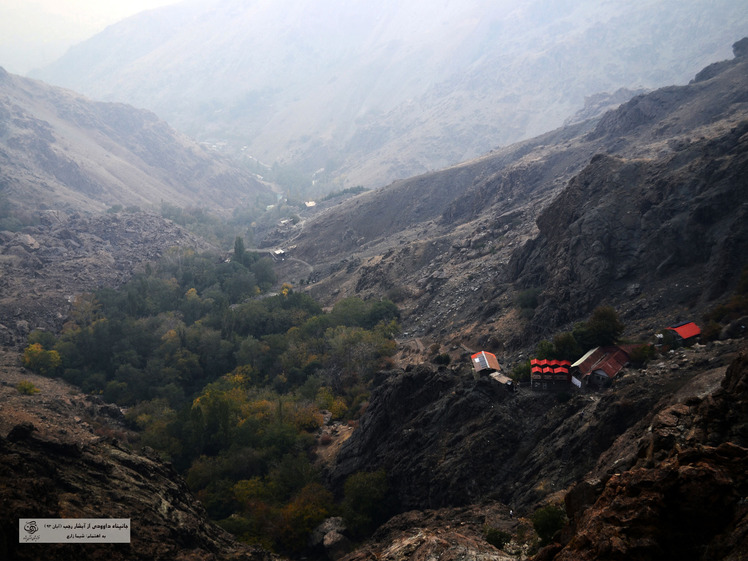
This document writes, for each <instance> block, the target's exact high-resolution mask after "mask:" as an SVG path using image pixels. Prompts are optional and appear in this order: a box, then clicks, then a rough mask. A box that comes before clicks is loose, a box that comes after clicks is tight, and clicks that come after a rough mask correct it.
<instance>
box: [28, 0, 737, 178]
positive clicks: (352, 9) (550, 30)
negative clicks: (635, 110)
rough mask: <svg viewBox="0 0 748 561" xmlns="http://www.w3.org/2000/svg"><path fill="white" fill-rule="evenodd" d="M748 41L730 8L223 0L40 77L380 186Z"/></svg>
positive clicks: (110, 31) (691, 68)
mask: <svg viewBox="0 0 748 561" xmlns="http://www.w3.org/2000/svg"><path fill="white" fill-rule="evenodd" d="M746 34H748V13H746V11H745V9H744V6H743V5H742V3H741V2H736V1H734V0H719V1H717V2H710V3H708V4H707V3H704V2H701V1H699V0H689V1H681V2H674V1H656V2H650V1H648V2H638V3H624V2H618V1H615V0H608V1H605V2H597V1H592V0H584V1H582V2H576V1H575V2H571V1H564V2H554V3H553V4H552V5H549V4H548V3H547V2H543V1H540V0H530V1H528V2H525V3H523V4H521V5H518V4H517V3H515V2H495V1H491V0H469V1H465V0H459V1H458V0H447V1H446V2H442V3H440V4H439V5H438V6H435V5H434V4H433V2H428V1H427V0H414V1H412V2H408V3H401V2H394V1H387V2H383V3H378V4H371V3H369V2H366V1H364V0H355V1H352V2H343V1H342V0H289V1H287V2H275V1H273V0H258V1H255V2H251V3H245V2H240V1H237V0H220V1H219V0H215V1H213V2H203V3H200V4H198V3H196V2H183V3H181V4H177V5H174V6H169V7H165V8H162V9H159V10H153V11H149V12H145V13H142V14H139V15H137V16H134V17H132V18H129V19H127V20H124V21H122V22H120V23H118V24H116V25H113V26H111V27H109V28H107V29H106V30H105V31H103V32H102V33H100V34H98V35H97V36H95V37H93V38H91V39H90V40H88V41H86V42H84V43H81V44H79V45H77V46H75V47H73V48H71V49H70V50H69V52H68V53H67V54H66V55H65V56H63V57H62V58H61V59H60V60H59V61H57V62H56V63H54V64H52V65H50V66H49V67H47V68H44V69H41V70H39V71H37V72H35V73H33V74H32V75H33V76H34V77H38V78H41V79H44V80H46V81H49V82H51V83H55V84H59V85H63V86H65V87H69V88H72V89H75V90H77V91H81V92H83V93H85V94H86V95H89V96H92V97H94V98H97V99H102V100H109V101H126V102H128V103H132V104H134V105H136V106H139V107H146V108H149V109H151V110H153V111H155V112H156V113H157V114H159V115H160V116H161V117H162V118H164V119H166V120H167V121H168V122H169V123H171V124H172V125H173V126H175V127H176V128H178V129H180V130H182V131H184V132H186V133H188V134H190V135H192V136H194V137H196V138H198V139H199V140H205V141H210V142H215V143H217V144H219V145H221V146H224V147H225V149H227V150H230V151H233V152H234V153H235V154H241V155H247V154H249V155H251V156H252V157H254V158H257V159H259V160H261V161H263V162H265V163H267V164H272V163H273V162H275V161H278V162H281V163H285V164H290V165H293V166H294V167H296V168H298V169H300V170H303V171H305V172H307V173H308V174H310V173H311V172H314V171H318V170H320V169H321V168H324V169H325V175H324V178H325V179H326V180H327V181H328V182H329V183H331V184H335V185H338V186H343V187H345V186H351V185H356V184H364V185H366V186H369V187H376V186H380V185H383V184H386V183H389V182H390V181H392V180H395V179H400V178H405V177H409V176H413V175H417V174H421V173H424V172H426V171H429V170H434V169H440V168H443V167H445V166H448V165H451V164H455V163H457V162H460V161H464V160H466V159H470V158H474V157H476V156H479V155H481V154H484V153H486V152H488V151H489V150H490V149H492V148H495V147H497V146H500V145H507V144H510V143H512V142H516V141H518V140H521V139H523V138H529V137H531V136H534V135H537V134H540V133H542V132H545V131H547V130H550V129H553V128H555V127H557V126H560V125H561V124H562V122H563V121H564V119H566V118H567V117H569V116H570V115H571V114H572V113H574V112H575V111H577V110H578V109H579V108H580V107H581V106H582V104H583V102H584V99H585V97H587V96H590V95H593V94H596V93H598V92H603V91H609V92H613V91H616V90H618V89H619V88H621V87H629V88H639V87H644V88H654V87H659V86H662V85H665V84H671V83H683V82H685V81H686V80H687V79H688V78H689V77H691V76H693V74H694V73H695V72H696V71H697V70H699V69H700V68H702V67H703V66H705V65H706V64H707V63H708V62H710V61H713V60H718V59H720V58H725V57H726V56H728V53H729V50H728V49H726V48H725V45H727V44H729V43H730V42H732V41H734V40H736V39H738V38H739V37H742V36H744V35H746ZM82 69H85V72H82V71H81V70H82Z"/></svg>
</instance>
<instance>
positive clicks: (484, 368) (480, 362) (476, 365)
mask: <svg viewBox="0 0 748 561" xmlns="http://www.w3.org/2000/svg"><path fill="white" fill-rule="evenodd" d="M470 358H471V359H472V362H473V369H474V370H475V373H476V374H480V373H481V372H499V371H501V366H499V361H498V360H497V359H496V355H495V354H493V353H487V352H486V351H481V352H479V353H475V354H474V355H473V356H471V357H470Z"/></svg>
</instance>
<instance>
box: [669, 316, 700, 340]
mask: <svg viewBox="0 0 748 561" xmlns="http://www.w3.org/2000/svg"><path fill="white" fill-rule="evenodd" d="M667 329H668V331H673V332H675V334H676V335H677V336H678V338H679V339H680V341H681V343H683V344H685V345H687V344H690V343H692V342H694V341H696V337H698V336H699V335H701V329H699V326H698V325H696V324H695V323H694V322H692V321H687V322H685V323H679V324H678V325H673V326H670V327H668V328H667Z"/></svg>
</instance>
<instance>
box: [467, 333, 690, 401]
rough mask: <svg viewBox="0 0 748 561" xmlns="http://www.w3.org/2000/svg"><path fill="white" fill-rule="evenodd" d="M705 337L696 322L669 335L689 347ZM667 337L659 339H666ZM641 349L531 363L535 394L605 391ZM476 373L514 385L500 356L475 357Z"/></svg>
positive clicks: (621, 348)
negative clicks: (633, 353)
mask: <svg viewBox="0 0 748 561" xmlns="http://www.w3.org/2000/svg"><path fill="white" fill-rule="evenodd" d="M700 334H701V330H700V329H699V327H698V326H697V325H696V324H695V323H693V322H686V323H681V324H678V325H674V326H671V327H668V328H667V329H666V335H667V337H668V338H669V339H670V340H671V341H675V342H676V343H677V344H682V345H688V344H690V343H692V342H694V341H695V340H696V339H697V338H698V336H699V335H700ZM663 338H664V336H661V337H658V339H660V340H661V339H663ZM637 346H639V345H608V346H604V347H595V348H594V349H591V350H589V351H587V352H586V353H585V354H584V355H583V356H582V357H581V358H580V359H579V360H577V361H576V362H573V363H572V362H571V361H568V360H555V359H554V360H549V359H538V358H533V359H532V360H531V361H530V386H531V387H532V389H533V390H540V391H564V390H569V389H573V388H576V389H580V390H581V389H603V388H607V387H609V386H610V385H611V384H612V383H613V380H615V378H616V377H617V376H618V374H619V373H620V372H621V370H623V367H624V366H626V365H627V364H628V363H629V359H630V354H631V352H632V349H633V348H634V347H637ZM471 359H472V364H473V371H474V373H475V375H476V376H478V375H481V374H484V373H488V374H489V375H490V376H491V377H492V378H494V379H496V380H497V381H500V382H502V383H506V384H511V379H509V378H508V377H507V376H504V375H503V374H501V367H500V366H499V361H498V360H497V359H496V356H495V355H493V354H492V353H489V352H486V351H481V352H479V353H476V354H474V355H472V357H471Z"/></svg>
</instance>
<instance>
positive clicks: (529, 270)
mask: <svg viewBox="0 0 748 561" xmlns="http://www.w3.org/2000/svg"><path fill="white" fill-rule="evenodd" d="M737 52H739V50H736V53H737ZM747 69H748V60H747V59H745V58H737V59H735V60H734V61H730V64H729V65H726V66H725V67H724V68H722V69H721V71H720V72H718V73H716V74H715V75H714V76H712V77H710V78H709V79H702V80H700V81H698V82H695V83H693V84H691V85H689V86H684V87H678V88H676V87H673V88H665V89H663V90H659V91H657V92H653V93H651V94H647V95H645V96H639V97H637V98H634V99H633V100H631V101H630V102H628V103H626V104H624V105H623V106H622V107H621V108H619V109H618V110H616V111H612V112H609V113H608V114H606V115H605V116H604V117H603V118H602V119H601V120H600V122H599V123H598V125H597V127H596V128H595V130H594V131H592V132H591V133H589V135H588V137H589V138H599V139H604V140H603V142H602V146H603V147H605V149H606V151H609V152H610V154H603V153H600V154H598V155H596V156H595V157H593V158H592V160H591V161H590V163H589V165H588V166H587V167H586V168H585V169H584V170H583V171H582V172H581V173H579V174H578V175H576V176H575V177H574V178H573V179H572V180H571V181H569V183H568V185H567V186H566V188H565V189H564V190H563V191H562V192H561V193H560V194H559V195H558V196H557V197H556V199H554V201H553V202H552V203H551V204H549V205H548V206H547V207H546V208H545V209H544V210H543V212H542V213H541V214H540V216H539V217H538V219H537V225H538V229H539V233H538V236H537V237H536V238H535V239H533V240H532V241H530V242H529V243H527V244H526V245H525V246H524V247H523V248H522V249H521V250H520V251H517V252H515V253H514V255H513V256H512V260H511V262H510V264H509V275H510V278H511V280H512V281H513V282H515V283H516V284H517V285H519V286H521V287H524V288H528V287H537V288H541V289H542V293H541V296H540V306H539V308H538V310H536V315H535V319H534V320H533V323H532V328H533V329H534V330H535V331H536V332H543V331H545V330H547V329H548V328H549V327H551V328H552V327H554V326H558V325H562V324H564V323H567V322H570V321H575V320H576V318H578V317H580V316H581V315H583V314H585V313H588V312H589V311H590V310H591V309H592V308H593V307H594V306H595V305H596V304H597V303H599V302H600V301H608V302H610V303H614V304H616V305H618V306H621V307H622V308H624V309H626V308H628V309H629V310H632V309H634V308H636V306H637V305H638V303H636V302H634V300H636V299H637V297H638V296H640V295H643V294H646V295H647V298H648V299H649V300H650V302H649V303H647V305H648V306H651V304H652V303H655V302H656V304H657V306H660V307H667V308H672V307H674V306H677V305H687V306H691V307H693V306H697V305H698V304H702V305H703V304H705V303H706V302H709V301H711V300H712V299H714V298H717V297H719V296H721V295H723V294H724V293H725V292H726V291H728V290H729V289H730V288H732V287H733V286H734V284H735V282H736V281H737V275H736V272H739V271H740V269H741V268H742V266H743V265H745V255H747V254H748V226H747V224H748V220H746V218H748V215H747V214H746V213H748V183H747V182H746V171H748V120H746V115H745V112H744V108H745V107H746V102H748V98H747V97H746V95H745V76H746V75H748V72H747ZM652 123H659V124H658V126H652ZM684 131H690V132H689V134H687V135H684ZM634 137H635V138H637V139H638V141H637V142H638V143H639V144H634V143H631V144H630V146H631V149H629V150H627V151H625V152H618V151H617V150H615V146H616V145H618V144H622V143H626V142H630V140H631V139H632V138H634ZM636 146H638V149H639V154H637V153H636V150H634V148H635V147H636ZM665 146H668V147H669V148H670V149H669V150H663V148H664V147H665ZM616 152H618V153H616ZM640 311H642V310H640Z"/></svg>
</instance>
